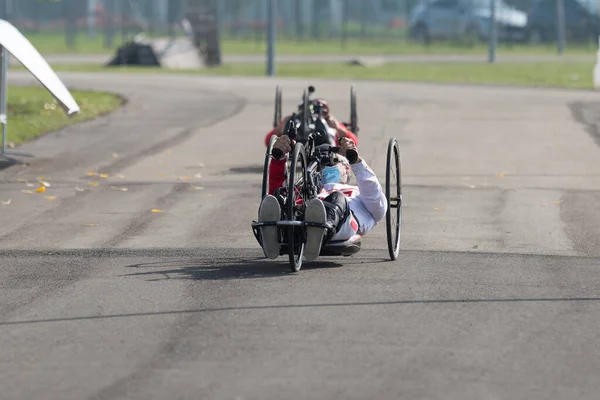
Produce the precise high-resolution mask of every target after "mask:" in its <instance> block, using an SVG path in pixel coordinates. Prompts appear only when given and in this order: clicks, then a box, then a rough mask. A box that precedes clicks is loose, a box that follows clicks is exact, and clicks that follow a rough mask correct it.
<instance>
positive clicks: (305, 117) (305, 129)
mask: <svg viewBox="0 0 600 400" xmlns="http://www.w3.org/2000/svg"><path fill="white" fill-rule="evenodd" d="M309 123H310V110H309V108H308V93H307V92H306V90H304V93H303V94H302V138H301V141H304V140H306V138H307V137H308V134H309V126H308V125H309Z"/></svg>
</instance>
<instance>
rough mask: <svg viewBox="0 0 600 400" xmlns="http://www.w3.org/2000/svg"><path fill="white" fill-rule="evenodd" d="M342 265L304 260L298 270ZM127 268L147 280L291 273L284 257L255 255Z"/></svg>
mask: <svg viewBox="0 0 600 400" xmlns="http://www.w3.org/2000/svg"><path fill="white" fill-rule="evenodd" d="M343 266H344V264H343V263H341V262H334V261H314V262H310V263H307V262H305V263H303V265H302V269H301V270H300V273H302V272H303V271H310V270H315V269H323V268H340V267H343ZM126 268H133V269H138V270H140V271H139V272H133V273H131V274H125V275H122V276H137V277H140V276H147V277H149V279H148V280H149V281H162V280H169V279H194V280H228V279H262V278H276V277H281V276H285V275H293V274H295V273H294V272H292V270H291V268H290V264H289V263H288V262H287V257H284V256H282V257H280V258H278V259H277V260H267V259H265V258H264V257H256V258H234V257H225V258H217V259H215V258H213V259H194V260H175V261H159V262H151V263H142V264H133V265H128V266H126Z"/></svg>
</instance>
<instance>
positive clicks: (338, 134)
mask: <svg viewBox="0 0 600 400" xmlns="http://www.w3.org/2000/svg"><path fill="white" fill-rule="evenodd" d="M311 102H312V103H313V105H314V106H315V107H316V108H318V109H319V110H320V111H321V116H322V117H323V119H324V120H325V122H326V123H327V125H328V128H329V133H330V135H331V136H333V137H334V138H335V139H336V141H337V142H338V144H339V140H340V139H342V138H348V139H352V140H353V141H354V143H356V145H358V137H357V136H356V134H355V133H354V132H352V131H350V129H348V128H347V127H346V125H345V124H344V123H343V122H340V121H339V120H338V119H337V118H335V117H334V116H333V114H332V113H331V111H330V108H329V104H328V103H327V101H326V100H325V99H322V98H319V99H314V100H311ZM293 115H294V114H290V115H288V116H286V117H285V118H283V119H282V120H281V121H280V123H279V125H277V126H276V127H275V128H273V129H271V131H270V132H269V133H267V136H266V137H265V146H268V145H269V140H271V136H273V135H276V136H281V135H282V134H283V129H284V127H285V126H286V124H287V122H288V121H289V120H290V118H292V117H293Z"/></svg>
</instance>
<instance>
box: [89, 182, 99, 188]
mask: <svg viewBox="0 0 600 400" xmlns="http://www.w3.org/2000/svg"><path fill="white" fill-rule="evenodd" d="M99 184H100V183H98V182H90V183H88V185H90V186H91V187H96V186H98V185H99Z"/></svg>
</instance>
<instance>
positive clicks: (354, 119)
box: [350, 85, 358, 136]
mask: <svg viewBox="0 0 600 400" xmlns="http://www.w3.org/2000/svg"><path fill="white" fill-rule="evenodd" d="M350 130H351V131H352V133H354V134H355V135H356V136H358V112H357V109H356V88H355V87H354V85H353V86H352V87H351V88H350Z"/></svg>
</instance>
